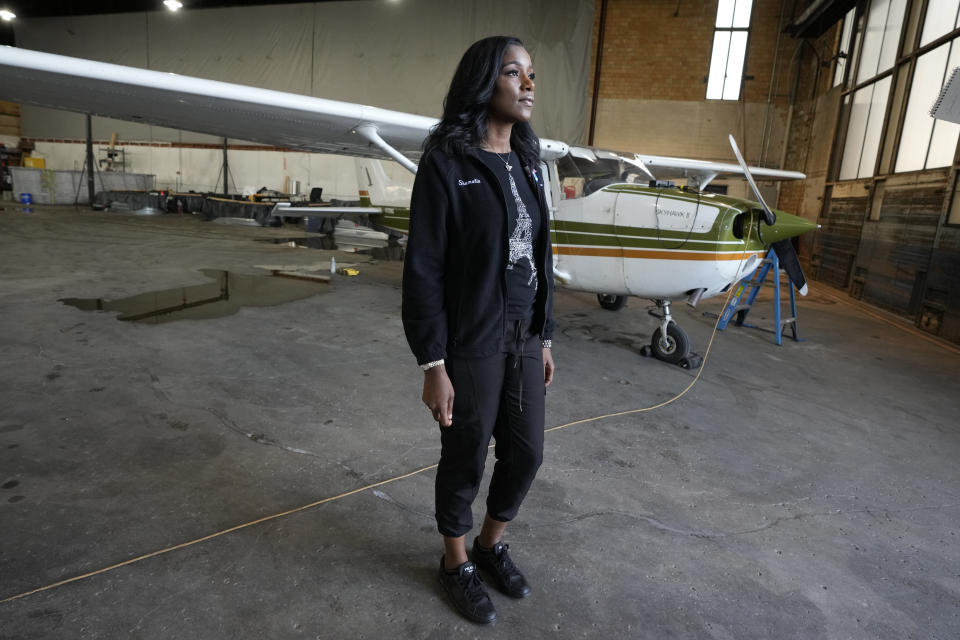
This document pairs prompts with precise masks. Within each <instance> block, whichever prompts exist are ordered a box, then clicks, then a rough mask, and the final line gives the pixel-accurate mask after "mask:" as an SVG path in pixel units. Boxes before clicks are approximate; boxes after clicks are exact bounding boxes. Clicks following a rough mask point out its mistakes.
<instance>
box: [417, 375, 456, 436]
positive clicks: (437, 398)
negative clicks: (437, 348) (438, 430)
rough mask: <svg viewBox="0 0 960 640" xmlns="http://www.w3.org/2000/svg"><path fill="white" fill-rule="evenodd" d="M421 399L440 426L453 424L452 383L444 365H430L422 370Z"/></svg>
mask: <svg viewBox="0 0 960 640" xmlns="http://www.w3.org/2000/svg"><path fill="white" fill-rule="evenodd" d="M422 399H423V404H425V405H427V408H429V409H430V413H432V414H433V419H434V420H436V421H437V422H439V423H440V426H441V427H449V426H451V425H453V385H452V384H451V383H450V377H449V376H448V375H447V369H446V367H444V365H442V364H441V365H437V366H436V367H431V368H429V369H427V370H426V371H425V372H424V374H423V396H422Z"/></svg>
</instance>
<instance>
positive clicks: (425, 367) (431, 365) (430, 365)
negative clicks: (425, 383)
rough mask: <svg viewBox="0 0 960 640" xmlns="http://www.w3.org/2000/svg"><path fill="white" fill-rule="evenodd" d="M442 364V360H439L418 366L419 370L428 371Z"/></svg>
mask: <svg viewBox="0 0 960 640" xmlns="http://www.w3.org/2000/svg"><path fill="white" fill-rule="evenodd" d="M442 364H443V358H440V359H439V360H434V361H433V362H428V363H427V364H422V365H420V368H421V369H423V370H424V371H429V370H430V369H433V368H434V367H439V366H440V365H442Z"/></svg>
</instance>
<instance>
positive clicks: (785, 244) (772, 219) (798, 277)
mask: <svg viewBox="0 0 960 640" xmlns="http://www.w3.org/2000/svg"><path fill="white" fill-rule="evenodd" d="M730 146H731V147H732V148H733V154H734V155H735V156H737V162H739V163H740V168H741V169H743V175H744V176H745V177H746V178H747V183H749V185H750V189H751V190H752V191H753V195H755V196H756V197H757V202H759V203H760V206H761V207H763V216H764V222H766V223H767V225H768V226H771V227H772V226H773V225H774V224H776V222H777V216H776V214H774V213H773V211H771V210H770V207H768V206H767V203H766V201H764V199H763V196H762V195H760V189H758V188H757V183H756V182H754V181H753V176H752V175H750V168H749V167H748V166H747V163H746V162H745V161H744V160H743V155H741V153H740V148H739V147H738V146H737V141H736V140H734V139H733V134H730ZM770 246H771V247H772V248H773V250H774V251H776V253H777V259H779V261H780V268H781V269H783V270H784V271H786V272H787V275H788V276H789V277H790V281H791V282H793V286H795V287H796V288H797V291H799V292H800V295H802V296H805V295H807V279H806V277H805V276H804V275H803V269H802V268H801V267H800V258H799V257H798V256H797V250H796V249H794V248H793V242H791V241H790V239H789V238H784V239H782V240H777V241H776V242H772V243H770Z"/></svg>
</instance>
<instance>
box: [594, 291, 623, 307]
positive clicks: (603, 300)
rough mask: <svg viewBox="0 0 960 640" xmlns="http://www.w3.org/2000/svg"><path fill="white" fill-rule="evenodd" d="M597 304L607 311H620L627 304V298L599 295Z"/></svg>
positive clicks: (607, 294) (605, 294) (608, 294)
mask: <svg viewBox="0 0 960 640" xmlns="http://www.w3.org/2000/svg"><path fill="white" fill-rule="evenodd" d="M597 302H599V303H600V306H601V307H603V308H604V309H606V310H607V311H619V310H620V309H622V308H623V305H625V304H626V303H627V296H615V295H613V294H610V293H598V294H597Z"/></svg>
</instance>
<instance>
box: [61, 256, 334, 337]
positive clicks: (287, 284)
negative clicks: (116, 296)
mask: <svg viewBox="0 0 960 640" xmlns="http://www.w3.org/2000/svg"><path fill="white" fill-rule="evenodd" d="M201 273H203V275H205V276H207V277H208V278H210V280H211V282H208V283H204V284H197V285H191V286H187V287H174V288H173V289H164V290H163V291H151V292H149V293H141V294H138V295H135V296H131V297H129V298H122V299H120V300H106V299H104V298H60V302H62V303H64V304H66V305H70V306H71V307H76V308H78V309H82V310H83V311H112V312H119V315H118V316H117V320H123V321H126V322H143V323H149V324H160V323H162V322H174V321H176V320H209V319H211V318H221V317H223V316H229V315H231V314H233V313H236V312H237V311H238V310H239V309H240V308H241V307H270V306H274V305H278V304H283V303H285V302H292V301H294V300H302V299H303V298H309V297H310V296H314V295H317V294H318V293H324V292H326V291H328V290H329V284H327V281H328V276H329V273H328V274H327V275H326V276H324V275H322V274H320V273H317V274H316V275H314V274H311V273H300V272H297V273H290V272H277V273H275V274H274V275H269V276H251V275H243V274H238V273H233V272H231V271H219V270H216V269H202V270H201Z"/></svg>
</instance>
